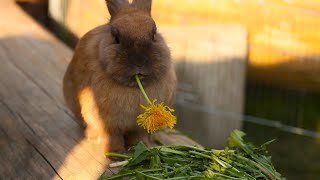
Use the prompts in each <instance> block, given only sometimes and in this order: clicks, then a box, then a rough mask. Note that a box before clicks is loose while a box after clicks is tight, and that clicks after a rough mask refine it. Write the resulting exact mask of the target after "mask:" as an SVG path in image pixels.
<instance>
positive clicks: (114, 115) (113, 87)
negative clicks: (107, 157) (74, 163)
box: [63, 0, 176, 151]
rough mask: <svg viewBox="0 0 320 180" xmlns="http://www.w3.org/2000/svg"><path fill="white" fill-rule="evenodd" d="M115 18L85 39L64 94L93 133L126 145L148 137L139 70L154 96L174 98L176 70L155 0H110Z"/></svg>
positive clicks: (114, 147)
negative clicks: (140, 121)
mask: <svg viewBox="0 0 320 180" xmlns="http://www.w3.org/2000/svg"><path fill="white" fill-rule="evenodd" d="M107 5H108V9H109V12H110V14H111V20H110V22H109V23H108V24H105V25H102V26H99V27H97V28H95V29H93V30H91V31H90V32H88V33H87V34H86V35H85V36H84V37H83V38H81V39H80V41H79V43H78V45H77V47H76V49H75V53H74V56H73V58H72V61H71V63H70V64H69V67H68V69H67V72H66V74H65V77H64V87H63V90H64V96H65V100H66V103H67V105H68V107H69V108H70V109H71V111H72V112H73V113H74V114H75V115H76V117H78V118H79V119H81V120H82V122H84V124H85V125H86V133H85V135H86V136H87V137H88V138H98V137H99V138H102V139H104V140H105V141H106V145H107V150H109V151H124V150H125V147H126V145H131V143H132V142H133V141H134V140H136V139H137V138H138V139H142V140H144V141H145V142H146V143H148V136H147V134H146V133H145V131H144V130H143V129H142V128H141V127H138V126H137V123H136V117H137V116H138V115H139V114H140V113H142V112H143V109H142V108H141V107H140V104H145V105H146V104H147V102H146V100H145V99H144V98H143V96H142V95H141V92H140V90H139V88H138V87H137V85H136V82H135V79H134V75H135V74H140V75H141V77H142V83H143V85H144V86H145V90H146V92H147V93H148V95H149V97H150V98H151V99H154V98H155V99H158V101H159V102H160V101H163V102H165V103H166V104H169V105H170V104H171V103H172V101H173V99H174V96H175V89H176V75H175V72H174V67H173V65H172V63H171V58H170V51H169V49H168V47H167V45H166V43H165V41H164V39H163V38H162V36H161V35H160V34H159V33H156V27H155V23H154V21H153V19H152V18H151V16H150V14H151V13H150V10H151V0H134V1H133V2H132V4H129V3H128V1H127V0H107Z"/></svg>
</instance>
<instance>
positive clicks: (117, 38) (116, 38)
mask: <svg viewBox="0 0 320 180" xmlns="http://www.w3.org/2000/svg"><path fill="white" fill-rule="evenodd" d="M113 37H114V40H115V44H120V38H119V36H113Z"/></svg>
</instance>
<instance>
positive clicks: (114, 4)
mask: <svg viewBox="0 0 320 180" xmlns="http://www.w3.org/2000/svg"><path fill="white" fill-rule="evenodd" d="M106 2H107V6H108V10H109V13H110V15H111V17H112V16H115V15H116V14H117V13H118V12H119V10H120V9H121V7H122V6H125V5H129V2H128V0H106Z"/></svg>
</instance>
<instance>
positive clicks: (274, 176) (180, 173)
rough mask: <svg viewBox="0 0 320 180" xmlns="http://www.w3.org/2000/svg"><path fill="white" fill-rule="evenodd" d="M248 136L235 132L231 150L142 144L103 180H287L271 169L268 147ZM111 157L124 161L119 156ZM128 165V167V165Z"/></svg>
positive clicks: (230, 144) (231, 140) (231, 141)
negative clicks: (113, 172) (254, 141)
mask: <svg viewBox="0 0 320 180" xmlns="http://www.w3.org/2000/svg"><path fill="white" fill-rule="evenodd" d="M244 136H245V133H244V132H242V131H239V130H234V131H233V132H232V133H231V135H230V137H229V139H228V144H229V147H230V148H234V150H229V147H226V148H225V149H224V150H214V149H202V148H198V147H193V146H185V145H163V146H158V147H152V148H147V147H146V146H145V145H144V144H143V143H141V142H140V143H138V144H137V145H136V146H135V147H134V152H133V155H132V156H131V157H130V158H124V159H126V160H125V163H121V162H120V163H118V164H121V165H123V164H125V165H124V167H123V168H122V170H121V171H120V172H119V173H118V174H115V175H113V176H111V177H104V176H102V177H100V178H99V179H101V180H112V179H123V178H124V177H127V178H129V179H139V180H140V179H141V180H143V179H146V180H153V179H156V180H159V179H170V180H178V179H181V180H182V179H183V180H185V179H199V180H202V179H214V180H220V179H227V180H228V179H230V180H256V179H266V180H268V179H270V180H282V179H284V178H283V177H281V175H280V174H279V173H278V172H277V171H276V170H275V168H274V167H273V165H272V162H271V157H270V156H268V152H267V149H266V146H267V145H268V144H269V143H271V141H269V142H267V143H265V144H263V145H261V146H259V147H256V146H254V145H253V144H250V143H247V142H245V141H244V140H243V137H244ZM109 155H111V156H116V157H121V156H119V155H117V154H116V153H109ZM127 162H128V163H127Z"/></svg>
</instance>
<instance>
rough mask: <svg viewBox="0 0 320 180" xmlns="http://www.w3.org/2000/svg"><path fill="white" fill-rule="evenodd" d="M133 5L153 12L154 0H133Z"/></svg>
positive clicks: (149, 12)
mask: <svg viewBox="0 0 320 180" xmlns="http://www.w3.org/2000/svg"><path fill="white" fill-rule="evenodd" d="M131 5H132V6H134V7H137V8H139V9H142V10H144V11H146V12H147V13H148V14H151V6H152V0H133V1H132V4H131Z"/></svg>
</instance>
